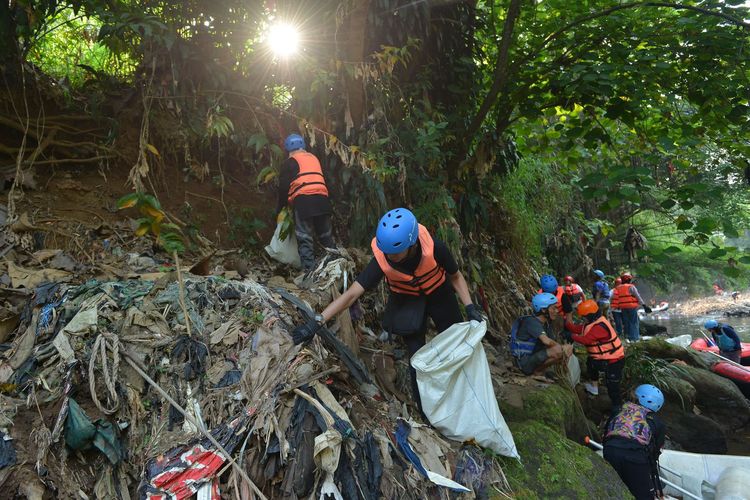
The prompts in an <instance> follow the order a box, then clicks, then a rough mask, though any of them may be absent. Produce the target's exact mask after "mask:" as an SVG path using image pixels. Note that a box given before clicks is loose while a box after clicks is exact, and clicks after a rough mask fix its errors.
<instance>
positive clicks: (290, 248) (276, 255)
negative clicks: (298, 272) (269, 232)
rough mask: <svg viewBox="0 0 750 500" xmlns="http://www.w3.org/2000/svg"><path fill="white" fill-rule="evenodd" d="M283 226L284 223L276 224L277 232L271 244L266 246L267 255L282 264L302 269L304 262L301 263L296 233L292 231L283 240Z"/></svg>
mask: <svg viewBox="0 0 750 500" xmlns="http://www.w3.org/2000/svg"><path fill="white" fill-rule="evenodd" d="M283 225H284V222H283V221H281V222H279V223H277V224H276V230H275V231H274V232H273V237H272V238H271V243H269V244H268V245H266V253H267V254H268V255H269V256H270V257H271V258H272V259H274V260H277V261H279V262H281V263H282V264H290V265H292V266H294V267H296V268H300V267H302V262H300V258H299V251H298V250H297V237H296V236H295V235H294V231H290V234H289V236H288V237H287V238H286V239H285V240H282V239H281V231H282V226H283Z"/></svg>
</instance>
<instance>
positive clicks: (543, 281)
mask: <svg viewBox="0 0 750 500" xmlns="http://www.w3.org/2000/svg"><path fill="white" fill-rule="evenodd" d="M539 287H540V288H541V289H542V291H543V292H547V293H556V292H557V278H555V277H554V276H552V275H551V274H543V275H542V277H541V278H539Z"/></svg>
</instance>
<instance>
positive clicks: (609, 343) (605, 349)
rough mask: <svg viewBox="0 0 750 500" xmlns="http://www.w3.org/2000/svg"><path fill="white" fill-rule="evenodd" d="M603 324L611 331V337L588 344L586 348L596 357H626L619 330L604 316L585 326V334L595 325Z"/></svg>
mask: <svg viewBox="0 0 750 500" xmlns="http://www.w3.org/2000/svg"><path fill="white" fill-rule="evenodd" d="M599 324H602V325H604V327H605V328H606V329H607V331H608V332H609V338H608V339H607V340H601V341H599V342H598V343H596V344H592V345H587V346H586V350H587V351H588V353H589V356H591V357H592V358H594V359H604V360H607V361H610V360H615V361H616V360H619V359H622V358H623V357H625V349H623V347H622V342H620V337H618V336H617V332H616V331H615V329H614V328H612V324H611V323H610V322H609V321H608V320H607V318H605V317H604V316H600V317H599V319H597V320H596V321H594V322H593V323H589V324H588V325H586V326H584V327H583V335H586V334H587V333H588V332H589V331H590V330H591V329H592V328H593V327H594V326H595V325H599Z"/></svg>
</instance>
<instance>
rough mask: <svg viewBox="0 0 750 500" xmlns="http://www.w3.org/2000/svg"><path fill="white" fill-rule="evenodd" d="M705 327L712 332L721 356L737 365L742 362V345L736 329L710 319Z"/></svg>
mask: <svg viewBox="0 0 750 500" xmlns="http://www.w3.org/2000/svg"><path fill="white" fill-rule="evenodd" d="M703 327H704V328H705V329H706V330H708V331H709V332H711V336H712V337H713V339H714V342H715V343H716V345H717V346H719V354H720V355H721V356H723V357H725V358H727V359H728V360H729V361H734V362H735V363H740V362H741V361H742V343H741V342H740V337H739V336H738V335H737V332H735V331H734V328H732V327H731V326H729V325H727V324H726V323H719V322H718V321H716V320H715V319H709V320H708V321H706V322H705V323H704V324H703Z"/></svg>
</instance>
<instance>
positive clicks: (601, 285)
mask: <svg viewBox="0 0 750 500" xmlns="http://www.w3.org/2000/svg"><path fill="white" fill-rule="evenodd" d="M594 286H595V287H596V289H597V290H598V291H599V292H600V293H601V297H600V298H601V299H604V300H606V299H609V295H610V291H609V285H608V284H607V282H606V281H602V280H599V281H597V282H596V283H594Z"/></svg>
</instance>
